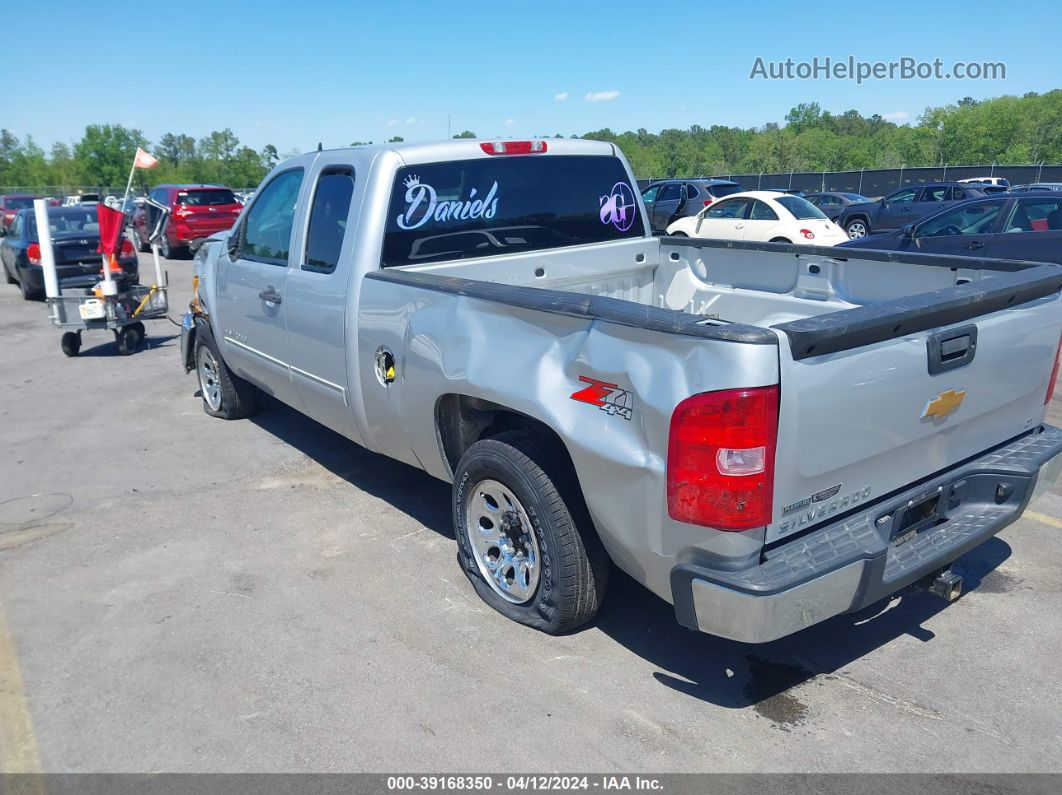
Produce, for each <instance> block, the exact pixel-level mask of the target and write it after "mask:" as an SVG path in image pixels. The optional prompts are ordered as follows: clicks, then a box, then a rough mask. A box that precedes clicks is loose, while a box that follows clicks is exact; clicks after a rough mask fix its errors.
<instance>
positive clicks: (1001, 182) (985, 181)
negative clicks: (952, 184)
mask: <svg viewBox="0 0 1062 795" xmlns="http://www.w3.org/2000/svg"><path fill="white" fill-rule="evenodd" d="M959 182H969V183H974V184H977V185H995V186H997V187H1000V188H1009V187H1010V180H1008V179H1007V178H1006V177H969V178H967V179H960V180H959Z"/></svg>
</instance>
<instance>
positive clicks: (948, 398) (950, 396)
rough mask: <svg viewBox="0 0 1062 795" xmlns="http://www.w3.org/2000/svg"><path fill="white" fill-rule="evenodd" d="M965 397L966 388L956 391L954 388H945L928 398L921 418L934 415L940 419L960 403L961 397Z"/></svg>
mask: <svg viewBox="0 0 1062 795" xmlns="http://www.w3.org/2000/svg"><path fill="white" fill-rule="evenodd" d="M965 397H966V390H965V389H964V390H962V391H961V392H958V391H956V390H954V389H945V390H944V391H943V392H941V393H940V394H939V395H937V396H936V397H935V398H930V400H929V402H928V403H926V407H925V409H923V410H922V419H923V420H924V419H925V418H926V417H935V418H936V419H938V420H942V419H944V418H945V417H947V416H948V415H950V414H951V413H952V412H954V411H955V409H957V408H958V407H959V406H961V405H962V401H963V398H965Z"/></svg>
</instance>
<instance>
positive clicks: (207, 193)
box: [174, 188, 239, 207]
mask: <svg viewBox="0 0 1062 795" xmlns="http://www.w3.org/2000/svg"><path fill="white" fill-rule="evenodd" d="M174 203H175V204H183V205H185V206H186V207H220V206H222V205H225V204H238V203H239V202H237V201H236V194H234V193H233V192H232V191H231V190H228V189H227V188H203V189H195V190H182V191H178V193H177V198H176V200H175V202H174Z"/></svg>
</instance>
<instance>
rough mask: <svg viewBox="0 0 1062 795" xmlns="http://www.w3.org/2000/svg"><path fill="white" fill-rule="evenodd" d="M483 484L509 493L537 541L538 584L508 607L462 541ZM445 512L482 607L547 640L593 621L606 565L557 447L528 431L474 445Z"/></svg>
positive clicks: (464, 459) (459, 467)
mask: <svg viewBox="0 0 1062 795" xmlns="http://www.w3.org/2000/svg"><path fill="white" fill-rule="evenodd" d="M486 481H495V482H498V483H500V484H502V485H503V486H504V487H505V488H506V489H507V490H509V491H511V492H512V495H513V496H514V497H515V498H516V499H517V500H518V501H519V504H520V505H522V507H523V508H524V510H525V513H526V516H527V517H528V519H529V521H530V524H531V525H532V527H531V529H532V530H533V532H534V533H535V538H536V540H537V543H538V552H539V555H538V566H539V572H538V583H537V586H536V588H535V590H534V592H533V594H532V595H531V596H530V597H529V598H528V599H527V600H526V601H523V602H521V603H514V602H512V601H509V600H508V599H506V598H505V597H503V596H502V595H501V594H500V593H499V592H498V591H496V590H495V586H493V585H491V584H490V583H489V582H488V581H487V579H486V578H485V577H484V574H483V572H482V571H481V569H480V565H479V563H478V560H477V553H476V552H475V550H474V549H473V547H472V542H471V541H470V539H469V528H468V521H467V520H466V511H467V509H468V508H469V502H470V500H472V499H476V498H477V495H475V494H474V493H473V492H472V490H473V489H475V488H476V487H477V486H479V485H481V484H483V483H484V482H486ZM452 508H453V519H454V533H455V535H456V536H457V546H458V554H457V560H458V565H460V567H461V570H462V571H463V572H464V573H465V576H467V577H468V578H469V580H470V581H471V582H472V585H473V587H475V589H476V592H477V593H478V594H479V596H480V598H481V599H483V601H484V602H486V603H487V604H488V605H490V606H491V607H493V608H494V609H495V610H497V611H498V612H499V613H501V614H502V615H503V616H505V617H507V618H510V619H512V620H513V621H517V622H519V623H521V624H526V625H527V626H529V627H533V628H534V629H538V630H541V631H542V632H546V633H548V634H550V635H557V634H560V633H563V632H567V631H569V630H572V629H575V628H576V627H578V626H580V625H582V624H585V623H586V622H588V621H590V620H591V619H593V618H594V616H595V615H597V611H598V607H599V606H600V604H601V600H602V599H603V598H604V595H605V588H606V586H607V583H608V571H609V566H610V562H609V559H608V555H607V554H606V552H605V550H604V547H602V545H601V541H600V539H599V538H598V537H597V534H596V532H595V530H594V527H593V523H592V521H591V520H590V516H589V513H588V511H587V510H586V506H585V504H584V503H583V499H582V495H581V493H580V491H579V486H578V481H577V479H576V476H575V471H574V468H573V467H572V465H571V462H570V461H569V459H568V456H567V455H566V453H565V452H564V450H563V449H562V448H560V446H559V444H558V443H557V442H555V441H553V440H552V439H550V438H549V437H547V436H544V435H542V434H536V433H532V432H528V431H511V432H507V433H503V434H499V435H498V436H496V437H494V438H491V439H484V440H481V441H478V442H476V443H475V444H473V445H472V446H471V447H469V448H468V450H467V451H466V452H465V454H464V455H463V456H461V460H460V462H459V463H458V465H457V469H456V471H455V472H454V487H453V500H452ZM518 526H519V522H518ZM518 532H519V531H518Z"/></svg>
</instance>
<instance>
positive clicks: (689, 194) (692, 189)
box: [682, 183, 700, 199]
mask: <svg viewBox="0 0 1062 795" xmlns="http://www.w3.org/2000/svg"><path fill="white" fill-rule="evenodd" d="M682 187H684V188H685V189H686V198H687V199H696V198H697V194H698V193H700V191H698V190H697V186H696V185H690V184H688V183H687V184H686V185H683V186H682Z"/></svg>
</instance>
